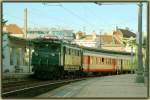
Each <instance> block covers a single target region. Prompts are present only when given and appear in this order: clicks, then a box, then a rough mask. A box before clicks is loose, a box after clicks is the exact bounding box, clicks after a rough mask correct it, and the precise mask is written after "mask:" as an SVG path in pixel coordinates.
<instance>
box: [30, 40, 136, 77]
mask: <svg viewBox="0 0 150 100" xmlns="http://www.w3.org/2000/svg"><path fill="white" fill-rule="evenodd" d="M33 46H34V52H33V53H32V61H31V64H32V66H33V72H34V76H35V77H36V78H39V79H60V78H61V79H62V78H65V77H81V76H86V75H107V74H121V73H130V72H131V71H134V68H133V66H132V62H131V59H132V57H133V56H131V53H129V52H118V51H111V50H104V49H96V48H89V47H81V46H78V45H75V44H71V43H67V42H64V41H63V40H59V39H45V38H41V39H35V40H34V41H33Z"/></svg>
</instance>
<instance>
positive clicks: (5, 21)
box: [2, 19, 8, 27]
mask: <svg viewBox="0 0 150 100" xmlns="http://www.w3.org/2000/svg"><path fill="white" fill-rule="evenodd" d="M7 22H8V20H5V19H2V27H3V26H4V25H6V23H7Z"/></svg>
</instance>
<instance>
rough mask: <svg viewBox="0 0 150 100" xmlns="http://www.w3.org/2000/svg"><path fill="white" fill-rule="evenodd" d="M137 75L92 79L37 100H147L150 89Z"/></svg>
mask: <svg viewBox="0 0 150 100" xmlns="http://www.w3.org/2000/svg"><path fill="white" fill-rule="evenodd" d="M135 78H136V75H135V74H122V75H113V76H103V77H95V78H90V79H86V80H82V81H78V82H74V83H70V84H68V85H65V86H62V87H60V88H57V89H55V90H53V91H49V92H47V93H44V94H41V95H39V96H37V97H36V98H64V97H71V98H74V97H75V98H147V93H148V87H147V84H144V83H136V82H135Z"/></svg>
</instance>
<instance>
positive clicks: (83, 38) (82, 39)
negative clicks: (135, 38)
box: [74, 32, 123, 51]
mask: <svg viewBox="0 0 150 100" xmlns="http://www.w3.org/2000/svg"><path fill="white" fill-rule="evenodd" d="M74 43H76V44H78V45H80V46H85V47H93V48H101V49H109V50H117V51H123V47H122V45H121V43H120V42H119V41H118V40H117V39H115V38H114V36H113V35H108V34H104V35H97V34H96V33H95V32H92V33H91V34H89V35H86V33H84V32H78V33H76V39H75V40H74Z"/></svg>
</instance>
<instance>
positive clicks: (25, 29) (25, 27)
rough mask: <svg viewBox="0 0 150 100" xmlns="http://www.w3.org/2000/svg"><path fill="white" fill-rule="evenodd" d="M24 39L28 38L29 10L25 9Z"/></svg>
mask: <svg viewBox="0 0 150 100" xmlns="http://www.w3.org/2000/svg"><path fill="white" fill-rule="evenodd" d="M24 38H27V8H26V9H24Z"/></svg>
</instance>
